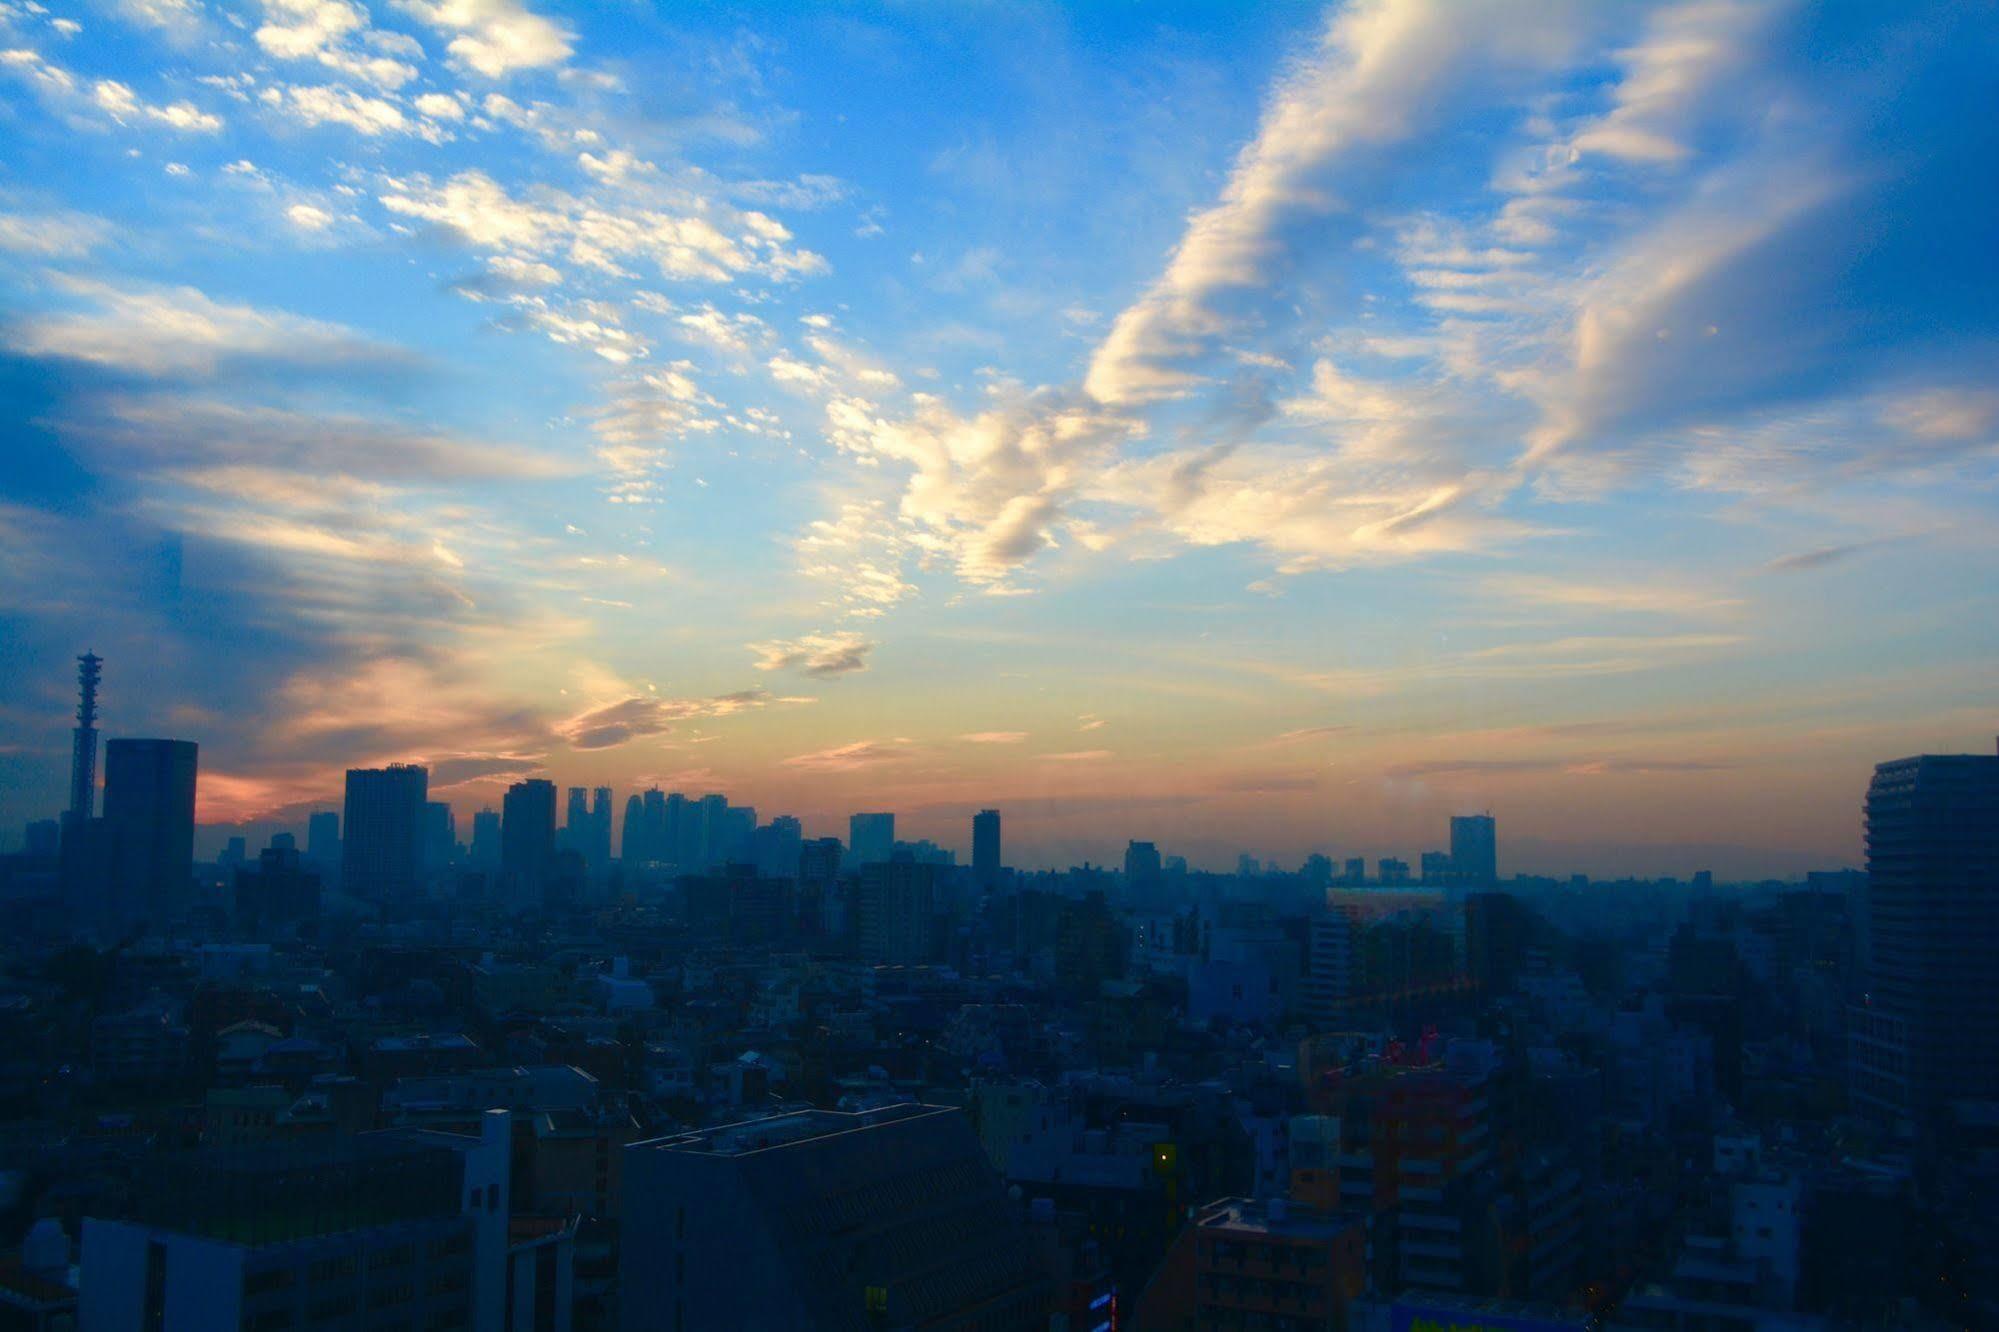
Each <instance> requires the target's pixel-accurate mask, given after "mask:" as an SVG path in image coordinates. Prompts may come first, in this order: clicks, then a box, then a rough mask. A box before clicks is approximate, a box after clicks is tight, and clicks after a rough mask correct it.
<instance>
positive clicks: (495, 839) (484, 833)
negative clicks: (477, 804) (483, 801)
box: [471, 809, 500, 870]
mask: <svg viewBox="0 0 1999 1332" xmlns="http://www.w3.org/2000/svg"><path fill="white" fill-rule="evenodd" d="M471 856H472V863H473V864H475V865H477V866H479V868H481V869H487V870H490V869H497V868H498V867H499V864H500V811H498V810H496V809H482V810H480V811H479V812H478V813H476V814H474V815H473V816H472V847H471Z"/></svg>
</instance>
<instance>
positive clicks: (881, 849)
mask: <svg viewBox="0 0 1999 1332" xmlns="http://www.w3.org/2000/svg"><path fill="white" fill-rule="evenodd" d="M894 852H895V815H893V814H854V815H851V816H849V818H848V819H847V865H848V867H849V868H852V869H859V868H860V867H861V866H863V865H877V864H880V863H882V862H883V861H886V860H887V859H888V858H889V856H890V855H892V854H894Z"/></svg>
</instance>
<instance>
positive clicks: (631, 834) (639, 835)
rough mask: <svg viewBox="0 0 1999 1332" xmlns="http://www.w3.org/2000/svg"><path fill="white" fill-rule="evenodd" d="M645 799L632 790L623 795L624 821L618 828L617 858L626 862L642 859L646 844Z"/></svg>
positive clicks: (633, 862) (632, 862)
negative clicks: (630, 792) (627, 794)
mask: <svg viewBox="0 0 1999 1332" xmlns="http://www.w3.org/2000/svg"><path fill="white" fill-rule="evenodd" d="M645 818H646V807H645V801H644V800H642V799H640V798H639V794H638V792H636V791H634V792H632V794H630V795H629V796H626V797H625V821H624V823H623V825H622V826H621V827H620V828H619V830H618V859H619V860H620V861H623V862H625V863H628V864H636V863H637V862H639V861H641V860H644V859H645V857H644V856H643V855H642V854H640V853H641V852H643V851H644V850H645V846H646V827H645Z"/></svg>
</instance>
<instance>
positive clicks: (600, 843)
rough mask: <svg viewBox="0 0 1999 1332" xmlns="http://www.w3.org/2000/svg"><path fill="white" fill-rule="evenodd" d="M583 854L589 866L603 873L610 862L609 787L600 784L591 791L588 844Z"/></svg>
mask: <svg viewBox="0 0 1999 1332" xmlns="http://www.w3.org/2000/svg"><path fill="white" fill-rule="evenodd" d="M583 854H584V855H586V856H588V857H589V858H590V868H591V869H593V870H595V871H597V872H598V873H599V874H601V873H603V872H604V871H605V870H606V869H608V868H609V867H610V864H611V788H610V787H608V786H600V787H598V788H597V789H596V791H595V792H593V793H592V799H591V802H590V845H589V846H587V847H585V848H584V851H583Z"/></svg>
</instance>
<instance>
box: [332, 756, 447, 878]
mask: <svg viewBox="0 0 1999 1332" xmlns="http://www.w3.org/2000/svg"><path fill="white" fill-rule="evenodd" d="M429 795H430V772H429V770H428V769H425V768H422V767H419V766H417V765H416V764H413V763H392V764H390V765H389V766H388V767H386V768H350V769H348V771H347V807H346V817H345V819H344V820H343V821H342V822H343V824H344V827H345V829H346V836H345V837H344V838H342V840H341V848H340V852H341V853H340V887H341V891H343V892H345V893H347V894H349V895H350V896H353V897H358V898H361V899H362V900H364V901H368V902H376V903H382V902H405V901H409V900H412V899H414V898H415V897H416V896H417V894H418V893H419V892H420V891H421V889H422V888H423V881H424V880H423V847H424V821H425V818H426V815H425V812H424V806H425V805H426V804H427V803H429Z"/></svg>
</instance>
